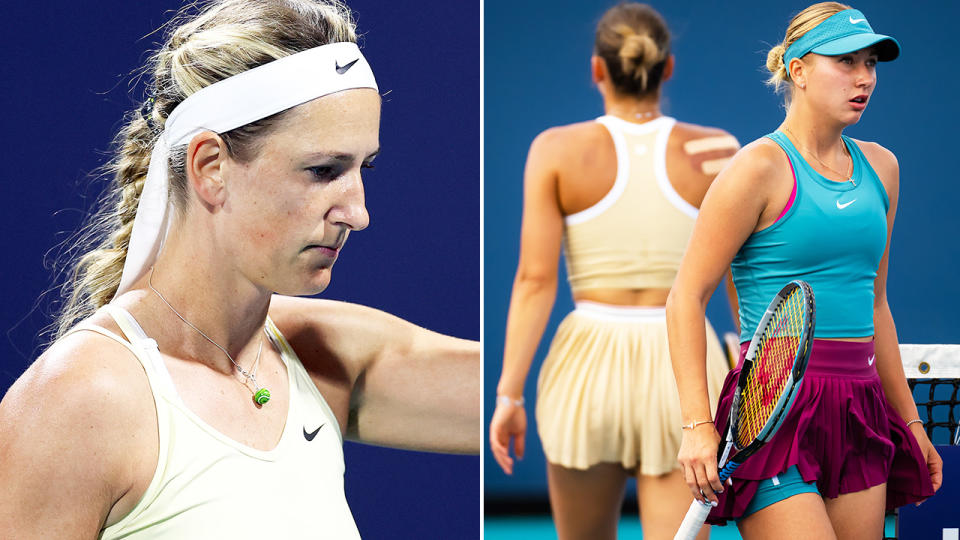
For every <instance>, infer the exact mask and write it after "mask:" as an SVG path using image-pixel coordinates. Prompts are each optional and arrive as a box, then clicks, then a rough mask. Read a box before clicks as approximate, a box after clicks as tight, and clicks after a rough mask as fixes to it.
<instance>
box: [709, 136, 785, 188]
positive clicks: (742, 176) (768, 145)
mask: <svg viewBox="0 0 960 540" xmlns="http://www.w3.org/2000/svg"><path fill="white" fill-rule="evenodd" d="M728 173H729V174H724V175H722V176H723V177H724V178H723V180H724V181H726V182H738V183H746V184H749V185H755V186H757V187H759V186H762V185H764V184H766V183H769V182H765V180H766V179H769V178H770V177H777V176H787V175H789V174H790V160H789V159H788V158H787V155H786V154H785V153H784V152H783V149H781V148H780V145H778V144H777V143H776V142H774V141H772V140H770V139H768V138H766V137H762V138H760V139H757V140H755V141H753V142H751V143H749V144H747V145H746V146H744V147H743V148H741V149H740V150H738V151H737V153H736V154H735V155H734V156H733V159H732V160H731V161H730V167H729V168H728Z"/></svg>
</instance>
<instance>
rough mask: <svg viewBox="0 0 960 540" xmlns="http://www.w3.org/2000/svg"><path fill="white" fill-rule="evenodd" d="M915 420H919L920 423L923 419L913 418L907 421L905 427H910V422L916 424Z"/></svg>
mask: <svg viewBox="0 0 960 540" xmlns="http://www.w3.org/2000/svg"><path fill="white" fill-rule="evenodd" d="M917 422H920V423H921V424H922V423H923V420H921V419H919V418H914V419H913V420H911V421H909V422H907V427H910V424H916V423H917Z"/></svg>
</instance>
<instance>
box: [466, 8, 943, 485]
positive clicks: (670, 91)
mask: <svg viewBox="0 0 960 540" xmlns="http://www.w3.org/2000/svg"><path fill="white" fill-rule="evenodd" d="M811 3H812V2H811ZM611 5H613V3H612V2H574V1H561V2H557V1H555V0H554V1H547V0H531V1H528V2H507V1H504V0H487V1H486V2H485V6H484V9H485V11H484V15H485V19H484V24H485V35H484V39H485V44H484V45H485V50H484V67H485V71H484V92H485V94H484V100H485V101H484V107H485V124H484V129H485V131H484V145H485V149H484V152H485V158H484V167H485V173H484V182H485V183H484V197H485V206H484V208H485V210H484V212H485V218H484V235H485V239H484V241H485V244H486V246H487V249H486V252H485V257H484V341H485V343H486V346H485V353H484V354H485V358H484V360H485V367H484V372H485V376H484V381H485V385H486V388H487V392H486V396H485V398H486V402H485V405H486V410H487V420H488V423H489V415H490V414H491V412H492V409H493V405H494V402H493V398H494V389H495V387H496V383H497V380H498V378H499V372H500V366H501V352H502V350H503V331H504V326H505V320H506V313H507V306H508V301H509V298H510V287H511V284H512V280H513V273H514V271H515V269H516V263H517V254H518V248H519V230H520V210H521V187H522V172H523V164H524V160H525V158H526V152H527V149H528V148H529V145H530V142H531V141H532V140H533V138H534V137H535V136H536V135H537V134H538V133H539V132H541V131H543V130H544V129H546V128H548V127H550V126H555V125H559V124H567V123H571V122H577V121H582V120H586V119H589V118H593V117H596V116H599V115H601V114H603V110H602V103H601V101H600V97H599V94H597V92H596V90H595V89H594V88H593V87H592V84H591V80H590V72H589V58H590V53H591V50H592V47H593V32H594V28H595V25H596V22H597V21H598V20H599V18H600V15H601V14H602V13H603V11H604V10H605V9H606V8H607V7H609V6H611ZM805 5H806V4H805V3H803V2H782V1H769V2H756V1H746V0H733V1H728V2H713V1H710V0H687V1H683V2H655V3H654V6H655V7H656V8H657V9H658V10H660V12H661V13H662V14H663V16H664V17H665V19H666V20H667V23H668V25H669V26H670V28H671V30H672V32H673V52H674V54H675V55H676V58H677V67H676V72H675V75H674V78H673V79H672V80H671V81H670V82H668V83H667V84H666V86H665V94H664V95H665V99H664V103H663V106H664V111H665V113H666V114H669V115H671V116H675V117H677V118H678V119H680V120H682V121H688V122H694V123H699V124H705V125H713V126H719V127H722V128H724V129H726V130H728V131H730V132H731V133H733V134H734V135H735V136H736V137H737V138H738V139H739V140H740V141H741V143H745V142H749V141H751V140H753V139H756V138H758V137H761V136H762V135H764V134H766V133H768V132H770V131H772V130H773V129H774V128H776V126H777V125H778V124H779V123H780V121H781V120H782V118H783V114H784V111H783V109H782V106H781V101H782V100H781V99H780V97H778V96H776V95H774V94H773V92H772V91H771V90H770V89H769V88H767V87H766V86H765V85H764V84H763V81H764V80H765V78H766V74H767V73H766V70H765V69H764V68H763V66H764V64H765V61H766V52H767V50H769V49H770V47H771V46H772V45H773V44H775V43H778V42H779V41H780V40H781V39H783V34H784V32H785V30H786V26H787V23H788V21H789V19H790V18H791V17H792V16H793V15H794V14H795V13H796V12H797V11H799V10H800V9H802V8H803V7H805ZM855 7H857V8H858V9H860V10H861V11H863V12H864V13H865V14H866V15H867V17H868V18H869V20H870V24H871V25H872V26H873V28H874V29H875V30H876V31H877V32H880V33H887V34H890V35H893V36H894V37H896V38H897V39H898V40H899V41H900V43H901V45H902V47H903V51H902V55H901V57H900V59H898V60H897V61H895V62H892V63H890V64H881V65H880V66H879V68H878V74H879V84H878V88H877V90H876V92H875V93H874V94H873V97H872V99H871V101H870V105H869V106H868V108H867V111H866V112H865V113H864V116H863V119H862V120H861V121H860V123H859V124H857V125H855V126H853V127H851V128H849V129H848V130H847V134H848V135H850V136H852V137H855V138H859V139H864V140H870V141H876V142H879V143H880V144H882V145H884V146H886V147H887V148H889V149H890V150H892V151H893V152H894V153H895V154H896V155H897V157H898V159H899V161H900V169H901V188H900V190H901V191H900V208H899V214H898V217H897V222H896V227H895V229H894V234H893V241H892V244H891V245H892V248H891V252H890V253H891V262H890V273H889V284H888V294H889V299H890V304H891V307H892V310H893V315H894V318H895V320H896V321H897V325H898V330H899V335H900V340H901V342H902V343H955V342H958V341H960V336H958V333H960V332H958V330H957V328H958V327H960V317H958V315H957V312H956V310H955V309H952V305H953V302H954V301H955V299H956V296H957V292H958V291H957V285H956V284H955V283H954V282H952V281H951V280H952V279H953V278H954V277H955V276H956V270H955V266H956V264H957V263H958V262H960V247H958V242H957V240H956V234H957V232H958V219H957V209H958V207H960V198H958V196H957V188H956V186H955V182H954V176H955V174H956V173H955V171H956V164H955V159H954V156H955V155H956V149H955V146H956V136H955V130H956V128H955V122H956V111H957V105H956V102H955V97H954V94H955V89H956V88H957V86H958V83H960V75H958V73H957V70H956V69H954V66H953V61H952V55H951V53H950V51H951V50H952V49H953V48H954V45H953V41H954V40H953V39H952V37H953V36H954V35H955V30H954V28H953V21H955V20H957V18H958V17H960V4H957V3H955V2H918V3H915V4H911V5H910V6H909V7H907V5H905V4H903V3H902V2H881V1H877V0H873V1H864V2H858V3H856V5H855ZM564 279H565V278H564ZM718 296H719V297H720V298H718ZM571 308H572V303H571V301H570V295H569V292H568V290H567V288H566V287H565V285H564V283H563V282H562V283H561V291H560V294H559V295H558V301H557V305H556V307H555V308H554V311H553V315H552V317H551V320H550V324H549V327H548V329H547V334H546V337H545V338H544V340H543V341H542V342H541V347H540V349H539V350H538V352H537V356H536V360H535V362H534V368H533V370H532V372H531V375H530V377H529V378H528V385H527V393H526V399H527V402H528V403H530V405H528V417H529V418H531V420H532V416H533V406H532V403H533V402H534V389H535V386H536V384H535V383H536V374H537V371H538V369H539V365H540V362H541V361H542V359H543V357H544V355H545V354H546V349H547V345H548V344H549V338H550V336H552V334H553V332H554V330H555V329H556V325H557V323H559V321H560V319H561V318H562V316H563V315H564V314H565V313H567V312H568V311H569V310H570V309H571ZM708 316H709V317H710V319H711V321H712V322H713V324H714V326H715V327H716V328H717V331H718V332H722V331H724V330H731V329H732V328H733V327H732V320H731V318H730V315H729V312H728V311H727V308H726V299H725V298H723V294H722V293H720V294H719V295H715V297H714V301H712V302H711V305H710V307H709V309H708ZM527 448H528V456H527V458H526V459H525V460H524V461H523V462H521V463H520V464H519V465H518V466H516V467H515V469H514V471H515V472H514V477H513V478H508V477H507V476H506V475H504V474H503V472H502V471H501V470H500V468H499V467H497V465H496V463H495V462H494V460H493V458H492V457H491V456H490V454H489V451H488V452H487V453H486V454H485V456H484V470H485V473H484V475H485V486H486V493H487V497H488V498H494V497H502V496H510V495H529V496H540V497H545V496H546V487H545V467H544V461H543V454H542V450H541V449H540V445H539V441H538V440H537V437H536V428H535V425H534V424H533V423H531V425H530V431H529V434H528V438H527Z"/></svg>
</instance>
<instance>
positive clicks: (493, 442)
mask: <svg viewBox="0 0 960 540" xmlns="http://www.w3.org/2000/svg"><path fill="white" fill-rule="evenodd" d="M509 441H510V438H509V437H507V438H506V439H505V440H504V441H501V440H500V439H499V437H497V434H496V433H494V431H493V429H492V428H491V430H490V451H491V452H493V459H495V460H496V461H497V464H498V465H500V468H501V469H503V472H505V473H507V474H513V459H512V458H511V457H510V452H509V450H508V445H509V444H510V443H509Z"/></svg>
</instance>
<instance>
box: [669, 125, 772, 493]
mask: <svg viewBox="0 0 960 540" xmlns="http://www.w3.org/2000/svg"><path fill="white" fill-rule="evenodd" d="M773 144H775V143H772V142H769V143H768V142H765V141H758V142H755V143H752V144H750V145H748V146H747V147H745V148H744V149H743V150H741V151H740V152H739V153H738V154H737V155H736V157H734V158H733V160H732V161H731V162H730V164H729V165H728V166H727V168H726V169H724V170H723V171H722V172H721V173H720V175H719V176H718V177H717V179H716V181H715V182H714V183H713V185H712V186H711V187H710V190H709V191H708V192H707V195H706V197H705V199H704V201H703V205H702V206H701V208H700V214H699V216H698V217H697V222H696V225H695V226H694V230H693V235H692V236H691V238H690V243H689V245H688V247H687V251H686V254H685V255H684V258H683V261H682V263H681V265H680V270H679V272H678V274H677V279H676V281H675V282H674V285H673V288H672V289H671V291H670V296H669V298H668V300H667V330H668V334H669V339H670V357H671V360H672V363H673V372H674V376H675V378H676V379H677V389H678V390H679V394H680V408H681V414H682V417H683V422H684V423H685V424H688V423H691V422H700V421H704V420H710V419H712V418H713V411H712V410H711V408H710V402H709V397H708V394H707V376H706V338H705V332H706V330H705V328H704V314H705V311H706V306H707V301H708V300H709V298H710V295H711V294H712V293H713V291H714V289H716V287H717V284H718V283H719V282H720V280H721V279H722V278H723V276H724V274H725V272H726V271H727V269H728V267H729V266H730V262H731V261H732V260H733V257H734V255H735V254H736V252H737V250H739V248H740V246H741V245H743V243H744V242H745V241H746V239H747V238H748V237H749V235H750V234H751V233H752V232H753V231H754V230H755V229H757V228H762V227H763V226H766V225H767V224H768V223H766V222H772V218H770V214H772V212H771V211H769V210H768V206H770V205H769V204H768V201H769V200H770V194H771V193H772V192H775V191H776V189H777V188H782V189H780V191H786V192H787V193H789V189H790V188H789V187H786V186H787V182H789V181H790V179H787V178H784V177H783V173H782V169H783V165H782V163H781V161H785V159H786V158H785V157H783V156H782V153H781V152H780V150H779V148H776V147H774V146H771V145H773ZM787 174H789V172H788V173H787ZM781 184H782V185H781ZM784 197H785V195H784ZM774 217H775V216H774ZM719 440H720V438H719V435H718V434H717V431H716V429H715V428H714V427H713V426H712V425H711V424H703V425H701V426H699V427H697V428H696V429H693V430H684V433H683V439H682V442H681V447H680V453H679V455H678V459H679V461H680V463H681V465H682V466H683V469H684V476H685V479H686V481H687V484H688V485H689V486H690V488H691V492H692V493H693V494H694V496H695V497H697V498H698V499H700V500H703V496H702V495H700V492H701V491H702V492H703V493H704V494H706V496H707V498H709V499H710V500H711V501H713V500H716V496H715V495H714V491H715V490H719V489H721V486H720V483H719V477H718V476H717V466H716V465H717V464H716V452H717V446H718V443H719Z"/></svg>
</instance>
